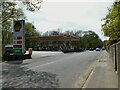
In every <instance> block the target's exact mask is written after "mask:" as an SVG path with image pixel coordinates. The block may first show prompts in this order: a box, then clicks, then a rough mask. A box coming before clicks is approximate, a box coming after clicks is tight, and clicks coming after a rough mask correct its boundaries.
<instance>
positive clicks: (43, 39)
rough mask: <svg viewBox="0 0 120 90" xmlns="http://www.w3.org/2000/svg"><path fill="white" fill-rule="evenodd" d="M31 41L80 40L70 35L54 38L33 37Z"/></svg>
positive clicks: (54, 36)
mask: <svg viewBox="0 0 120 90" xmlns="http://www.w3.org/2000/svg"><path fill="white" fill-rule="evenodd" d="M29 39H31V40H39V41H79V40H80V38H78V37H75V36H70V35H53V36H32V37H29Z"/></svg>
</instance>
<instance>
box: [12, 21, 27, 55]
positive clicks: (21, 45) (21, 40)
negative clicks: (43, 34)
mask: <svg viewBox="0 0 120 90" xmlns="http://www.w3.org/2000/svg"><path fill="white" fill-rule="evenodd" d="M13 24H14V25H13V26H14V27H13V29H14V30H13V52H14V54H15V55H22V54H24V50H25V34H24V29H25V28H24V26H25V21H24V20H18V21H14V23H13Z"/></svg>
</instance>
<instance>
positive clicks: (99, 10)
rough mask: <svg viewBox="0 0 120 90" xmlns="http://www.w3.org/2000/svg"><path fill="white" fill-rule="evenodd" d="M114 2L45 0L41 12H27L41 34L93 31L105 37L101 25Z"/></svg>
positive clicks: (100, 0) (110, 0)
mask: <svg viewBox="0 0 120 90" xmlns="http://www.w3.org/2000/svg"><path fill="white" fill-rule="evenodd" d="M113 2H114V0H43V2H42V4H41V8H40V10H38V11H36V12H30V11H25V14H26V16H27V19H28V21H29V22H31V23H33V24H34V25H35V27H36V29H37V31H39V32H43V33H44V32H46V31H52V30H57V29H58V28H60V29H61V30H62V31H63V32H64V31H66V30H70V31H71V30H72V31H77V30H82V31H88V30H92V31H94V32H95V33H97V34H98V35H99V37H100V38H101V39H102V40H106V39H108V37H104V34H103V32H102V31H101V24H102V23H103V21H101V19H103V18H104V17H105V16H106V14H107V13H108V7H111V5H112V4H113Z"/></svg>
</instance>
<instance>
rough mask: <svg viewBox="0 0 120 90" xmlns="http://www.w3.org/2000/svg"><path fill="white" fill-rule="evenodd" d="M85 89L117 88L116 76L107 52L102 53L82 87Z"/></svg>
mask: <svg viewBox="0 0 120 90" xmlns="http://www.w3.org/2000/svg"><path fill="white" fill-rule="evenodd" d="M85 88H118V76H117V73H116V72H115V71H114V68H113V62H112V60H111V59H110V58H109V54H108V53H107V51H103V52H102V54H101V56H100V58H99V60H98V63H97V64H96V66H95V67H94V69H93V71H92V72H91V74H90V76H89V78H88V79H87V81H86V83H85V84H84V86H83V90H84V89H85Z"/></svg>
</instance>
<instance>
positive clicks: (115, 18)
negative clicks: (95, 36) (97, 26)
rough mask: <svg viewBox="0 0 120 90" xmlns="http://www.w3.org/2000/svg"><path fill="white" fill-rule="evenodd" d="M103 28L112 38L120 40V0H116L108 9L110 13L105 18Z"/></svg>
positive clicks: (106, 34) (105, 33)
mask: <svg viewBox="0 0 120 90" xmlns="http://www.w3.org/2000/svg"><path fill="white" fill-rule="evenodd" d="M103 21H104V24H102V30H103V32H104V35H105V36H108V37H110V40H113V41H120V2H114V3H113V5H112V7H111V8H109V9H108V14H107V15H106V17H105V18H103Z"/></svg>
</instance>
